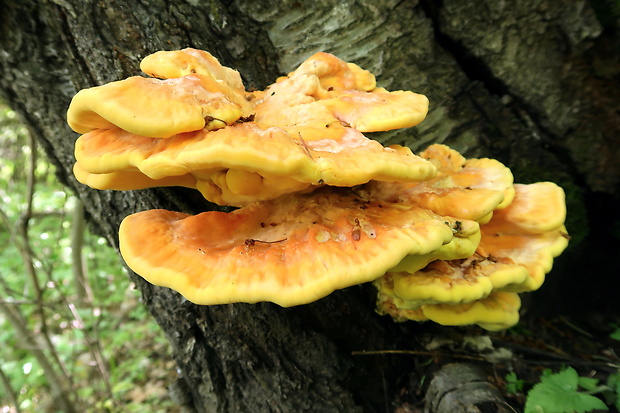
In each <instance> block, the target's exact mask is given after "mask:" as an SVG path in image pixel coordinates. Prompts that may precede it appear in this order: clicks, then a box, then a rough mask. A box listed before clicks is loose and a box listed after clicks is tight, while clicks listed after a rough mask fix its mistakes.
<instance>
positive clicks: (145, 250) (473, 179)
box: [67, 49, 568, 330]
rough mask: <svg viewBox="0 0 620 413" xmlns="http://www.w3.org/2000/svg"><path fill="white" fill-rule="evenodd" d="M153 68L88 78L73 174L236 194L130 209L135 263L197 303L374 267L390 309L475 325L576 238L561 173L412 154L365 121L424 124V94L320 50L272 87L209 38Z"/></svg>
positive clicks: (109, 184)
mask: <svg viewBox="0 0 620 413" xmlns="http://www.w3.org/2000/svg"><path fill="white" fill-rule="evenodd" d="M140 67H141V69H142V70H143V71H144V72H145V73H146V74H147V75H149V76H152V77H138V76H135V77H131V78H129V79H126V80H121V81H117V82H112V83H109V84H107V85H103V86H97V87H94V88H91V89H86V90H83V91H81V92H79V93H78V94H77V95H76V96H75V97H74V99H73V101H72V103H71V105H70V107H69V110H68V113H67V120H68V123H69V125H70V126H71V127H72V128H73V129H74V130H75V131H76V132H78V133H81V134H82V136H80V137H79V138H78V139H77V141H76V145H75V155H76V161H77V162H76V164H75V166H74V174H75V176H76V178H77V179H78V180H79V181H80V182H82V183H84V184H86V185H89V186H91V187H93V188H97V189H115V190H132V189H141V188H150V187H155V186H183V187H187V188H192V189H196V190H198V191H200V193H201V194H202V195H203V196H204V197H205V198H206V199H207V200H209V201H211V202H215V203H218V204H221V205H230V206H236V207H240V208H239V209H237V210H235V211H233V212H229V213H224V212H216V211H207V212H203V213H201V214H198V215H194V216H191V215H187V214H185V213H182V212H173V211H165V210H151V211H143V212H139V213H136V214H133V215H130V216H128V217H126V218H125V219H124V220H123V222H122V224H121V226H120V230H119V239H120V249H121V254H122V255H123V258H124V259H125V261H126V263H127V265H128V266H129V267H130V268H131V269H133V270H134V271H135V272H136V273H137V274H139V275H141V276H142V277H144V278H145V279H146V280H148V281H149V282H151V283H153V284H155V285H160V286H165V287H169V288H172V289H174V290H176V291H178V292H180V293H181V294H182V295H183V296H185V297H186V298H187V299H188V300H190V301H192V302H194V303H197V304H205V305H211V304H224V303H234V302H248V303H255V302H259V301H271V302H274V303H277V304H279V305H281V306H285V307H287V306H294V305H301V304H306V303H309V302H312V301H315V300H318V299H320V298H322V297H325V296H326V295H328V294H330V293H331V292H333V291H334V290H336V289H341V288H346V287H349V286H353V285H356V284H362V283H367V282H373V284H374V285H375V287H376V288H377V311H378V312H380V313H383V314H389V315H391V316H392V317H393V318H394V319H395V320H418V321H422V320H433V321H435V322H438V323H440V324H446V325H465V324H478V325H480V326H481V327H483V328H487V329H491V330H496V329H501V328H506V327H509V326H511V325H513V324H515V323H516V322H517V321H518V318H519V314H518V311H519V306H520V299H519V296H518V293H522V292H526V291H533V290H535V289H537V288H538V287H540V285H541V284H542V282H543V280H544V277H545V274H546V273H548V272H549V271H550V269H551V266H552V263H553V259H554V257H556V256H558V255H559V254H560V253H561V252H562V251H563V250H564V249H565V248H566V246H567V243H568V235H567V233H566V229H565V228H564V219H565V216H566V209H565V204H564V194H563V192H562V189H561V188H559V187H558V186H557V185H555V184H552V183H547V182H545V183H537V184H531V185H519V184H513V176H512V173H511V172H510V170H509V169H508V168H507V167H506V166H504V165H503V164H501V163H500V162H498V161H496V160H493V159H466V158H465V157H463V156H462V155H461V154H459V153H458V152H456V151H454V150H452V149H450V148H448V147H447V146H444V145H431V146H430V147H429V148H427V149H426V150H425V151H422V152H421V153H420V154H419V156H418V155H415V154H413V153H412V152H411V150H410V149H409V148H406V147H401V146H397V145H395V146H391V147H384V146H383V145H381V144H380V143H379V142H377V141H374V140H372V139H368V138H367V137H366V136H364V133H365V132H375V131H384V130H390V129H397V128H404V127H410V126H414V125H416V124H418V123H419V122H421V121H422V120H423V119H424V117H425V116H426V113H427V110H428V99H427V98H426V97H425V96H423V95H420V94H417V93H413V92H409V91H388V90H386V89H384V88H380V87H377V85H376V79H375V77H374V75H373V74H372V73H370V72H368V71H367V70H364V69H362V68H360V67H359V66H357V65H355V64H352V63H347V62H344V61H342V60H340V59H338V58H336V57H335V56H333V55H330V54H328V53H317V54H315V55H313V56H311V57H310V58H308V59H307V60H306V61H304V62H303V63H302V64H301V65H300V66H299V67H298V68H297V69H296V70H294V71H293V72H291V73H289V74H288V75H286V76H283V77H280V78H279V79H277V80H276V82H275V83H274V84H272V85H270V86H269V87H267V88H266V89H265V90H264V91H254V92H248V91H246V90H245V88H244V86H243V83H242V80H241V76H240V75H239V73H238V72H237V71H235V70H233V69H230V68H227V67H224V66H222V65H221V64H220V63H219V61H218V60H217V59H216V58H215V57H213V56H212V55H210V54H209V53H207V52H204V51H200V50H195V49H183V50H177V51H170V52H168V51H162V52H157V53H154V54H152V55H150V56H147V57H146V58H144V60H143V61H142V64H141V66H140Z"/></svg>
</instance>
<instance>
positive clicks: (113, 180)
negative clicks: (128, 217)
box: [73, 163, 196, 191]
mask: <svg viewBox="0 0 620 413" xmlns="http://www.w3.org/2000/svg"><path fill="white" fill-rule="evenodd" d="M73 175H75V179H77V180H78V182H80V183H82V184H84V185H88V186H90V187H91V188H94V189H102V190H105V189H113V190H117V191H130V190H133V189H145V188H156V187H164V186H182V187H185V188H193V189H196V178H194V176H192V175H191V174H186V175H178V176H167V177H164V178H161V179H152V178H149V177H148V176H146V175H144V174H143V173H142V172H140V171H118V172H110V173H102V174H94V173H90V172H88V171H86V170H84V169H83V168H82V167H81V166H80V164H78V163H75V164H74V165H73Z"/></svg>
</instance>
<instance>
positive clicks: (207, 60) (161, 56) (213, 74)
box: [140, 48, 245, 92]
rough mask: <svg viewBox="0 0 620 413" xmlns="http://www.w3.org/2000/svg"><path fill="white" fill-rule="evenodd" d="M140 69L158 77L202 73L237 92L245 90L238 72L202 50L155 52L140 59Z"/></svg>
mask: <svg viewBox="0 0 620 413" xmlns="http://www.w3.org/2000/svg"><path fill="white" fill-rule="evenodd" d="M140 69H141V70H142V71H143V72H144V73H146V74H148V75H149V76H153V77H157V78H160V79H171V78H175V77H183V76H186V75H191V74H199V75H204V76H208V77H210V78H212V79H214V80H217V81H220V82H223V83H224V84H226V85H227V86H228V87H230V88H232V89H235V90H237V91H239V92H245V88H244V86H243V82H242V80H241V75H240V74H239V72H237V71H236V70H234V69H231V68H229V67H226V66H222V65H221V64H220V62H219V60H217V58H216V57H214V56H213V55H212V54H211V53H208V52H205V51H204V50H197V49H192V48H186V49H182V50H172V51H163V50H162V51H159V52H155V53H153V54H150V55H148V56H146V57H145V58H144V59H142V62H140Z"/></svg>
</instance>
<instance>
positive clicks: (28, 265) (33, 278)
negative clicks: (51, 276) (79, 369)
mask: <svg viewBox="0 0 620 413" xmlns="http://www.w3.org/2000/svg"><path fill="white" fill-rule="evenodd" d="M28 145H29V146H30V159H29V165H28V176H27V187H26V207H25V209H24V211H23V212H22V214H21V215H20V217H19V219H18V221H17V223H16V232H17V235H18V238H19V240H20V241H19V242H16V247H17V248H18V250H19V252H20V255H21V257H22V261H23V263H24V268H25V271H26V274H27V275H28V278H29V279H30V283H31V285H32V287H33V289H34V301H35V302H36V309H37V313H38V315H39V320H40V330H41V337H42V339H43V342H44V344H45V347H46V348H47V350H48V351H49V354H50V356H51V357H52V359H53V360H54V362H55V363H56V364H57V365H58V367H59V369H60V371H61V374H62V378H63V381H64V382H65V383H67V385H68V386H69V388H73V385H72V381H71V377H70V376H69V374H68V373H67V370H66V368H65V365H64V363H63V362H62V361H61V359H60V356H59V355H58V352H57V351H56V348H55V347H54V344H53V343H52V340H51V338H50V335H49V330H48V328H47V316H46V313H45V308H44V298H43V289H42V288H41V284H40V282H39V277H38V275H37V270H36V267H35V265H34V253H33V251H32V247H31V246H30V242H29V240H30V238H29V236H28V227H29V224H30V219H31V217H32V209H33V199H34V190H35V183H36V174H35V170H36V163H37V156H36V152H37V147H36V143H35V141H34V138H33V137H32V134H29V135H28ZM24 325H26V324H24ZM25 331H28V330H25ZM46 361H47V359H46ZM50 379H51V378H50ZM56 380H58V379H56ZM50 384H51V383H50Z"/></svg>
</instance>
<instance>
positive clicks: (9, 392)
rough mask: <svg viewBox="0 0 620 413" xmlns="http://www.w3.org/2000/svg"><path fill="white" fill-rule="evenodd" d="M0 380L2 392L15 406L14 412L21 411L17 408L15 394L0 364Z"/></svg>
mask: <svg viewBox="0 0 620 413" xmlns="http://www.w3.org/2000/svg"><path fill="white" fill-rule="evenodd" d="M0 381H1V382H2V387H3V388H4V393H5V394H6V395H7V396H8V398H9V401H10V402H11V403H12V404H13V406H15V413H21V409H20V408H19V401H18V400H17V395H16V394H15V392H14V391H13V389H12V388H11V382H10V381H9V378H8V377H7V376H6V374H4V370H2V365H0Z"/></svg>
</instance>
